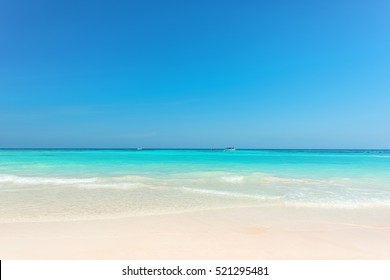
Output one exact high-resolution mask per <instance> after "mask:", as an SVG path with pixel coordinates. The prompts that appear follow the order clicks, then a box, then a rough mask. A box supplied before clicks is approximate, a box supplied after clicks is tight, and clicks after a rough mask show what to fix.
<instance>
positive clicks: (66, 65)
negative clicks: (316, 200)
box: [0, 0, 390, 148]
mask: <svg viewBox="0 0 390 280" xmlns="http://www.w3.org/2000/svg"><path fill="white" fill-rule="evenodd" d="M389 14H390V2H389V1H385V0H379V1H359V0H357V1H343V0H339V1H332V0H331V1H260V0H259V1H245V0H240V1H238V0H237V1H226V0H224V1H212V0H209V1H203V0H197V1H179V0H177V1H157V0H156V1H148V0H142V1H141V0H138V1H136V0H128V1H73V0H69V1H40V0H37V1H20V0H13V1H1V2H0V147H108V148H119V147H123V148H126V147H138V146H142V147H166V148H170V147H179V148H186V147H188V148H189V147H199V148H209V147H224V146H236V147H242V148H390V129H388V127H389V123H390V109H389V108H390V32H389V30H390V17H389Z"/></svg>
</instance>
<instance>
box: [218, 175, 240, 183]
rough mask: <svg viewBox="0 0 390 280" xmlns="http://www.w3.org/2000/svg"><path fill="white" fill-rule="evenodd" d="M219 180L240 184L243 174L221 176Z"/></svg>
mask: <svg viewBox="0 0 390 280" xmlns="http://www.w3.org/2000/svg"><path fill="white" fill-rule="evenodd" d="M221 181H223V182H226V183H231V184H240V183H242V182H243V181H244V177H243V176H229V177H222V178H221Z"/></svg>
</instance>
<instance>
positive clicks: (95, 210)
mask: <svg viewBox="0 0 390 280" xmlns="http://www.w3.org/2000/svg"><path fill="white" fill-rule="evenodd" d="M267 205H278V206H292V207H322V208H363V207H386V208H387V207H390V151H387V150H237V151H233V152H224V151H223V150H218V151H211V150H142V151H136V150H0V209H1V212H0V221H41V220H79V219H95V218H106V217H126V216H134V215H145V214H162V213H174V212H184V211H194V210H200V209H214V208H224V207H246V206H267Z"/></svg>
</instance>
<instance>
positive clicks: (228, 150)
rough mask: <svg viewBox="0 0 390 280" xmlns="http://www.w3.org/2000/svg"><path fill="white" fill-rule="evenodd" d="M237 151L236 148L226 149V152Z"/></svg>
mask: <svg viewBox="0 0 390 280" xmlns="http://www.w3.org/2000/svg"><path fill="white" fill-rule="evenodd" d="M235 150H236V148H234V147H227V148H225V152H231V151H235Z"/></svg>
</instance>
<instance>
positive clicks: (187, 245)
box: [0, 207, 390, 260]
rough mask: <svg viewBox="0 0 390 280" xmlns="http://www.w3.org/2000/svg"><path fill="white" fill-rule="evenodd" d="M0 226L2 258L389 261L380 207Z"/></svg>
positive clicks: (389, 215)
mask: <svg viewBox="0 0 390 280" xmlns="http://www.w3.org/2000/svg"><path fill="white" fill-rule="evenodd" d="M0 229H1V230H0V248H1V249H0V258H1V259H282V260H285V259H287V260H289V259H390V209H386V208H380V209H379V208H376V209H374V208H372V209H348V210H346V209H331V210H330V209H318V208H317V209H312V208H291V207H289V208H287V207H278V208H275V207H259V208H234V209H220V210H207V211H200V212H193V213H182V214H169V215H152V216H142V217H130V218H123V219H105V220H91V221H66V222H31V223H27V222H26V223H24V222H23V223H22V222H14V223H1V224H0Z"/></svg>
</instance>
